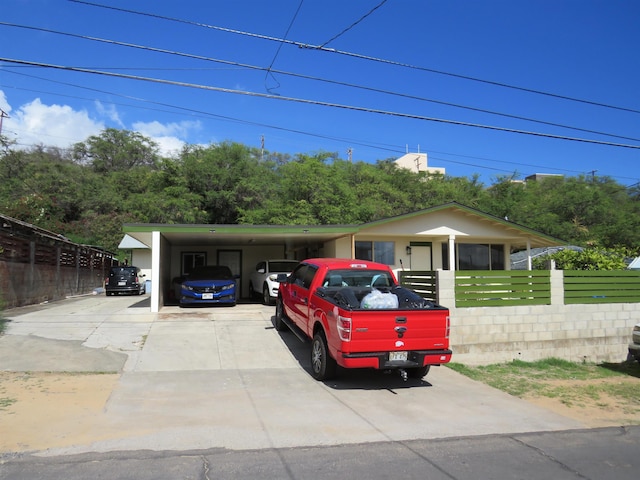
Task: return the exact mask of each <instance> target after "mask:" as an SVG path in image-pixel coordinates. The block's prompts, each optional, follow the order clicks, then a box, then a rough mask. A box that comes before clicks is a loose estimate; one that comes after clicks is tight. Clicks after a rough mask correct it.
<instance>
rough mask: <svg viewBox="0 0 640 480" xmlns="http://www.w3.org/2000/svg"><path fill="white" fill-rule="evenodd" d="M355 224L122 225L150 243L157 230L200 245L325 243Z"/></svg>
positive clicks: (347, 232)
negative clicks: (152, 234)
mask: <svg viewBox="0 0 640 480" xmlns="http://www.w3.org/2000/svg"><path fill="white" fill-rule="evenodd" d="M358 229H359V226H358V225H218V224H207V225H204V224H198V225H184V224H180V225H178V224H175V225H167V224H151V223H144V224H125V225H124V226H123V230H124V232H125V233H126V234H128V235H129V236H131V237H133V238H135V239H136V240H138V241H140V242H142V243H144V244H145V245H148V246H151V243H152V240H151V233H152V232H160V234H161V235H162V236H163V237H164V238H166V239H167V240H168V241H169V242H170V243H171V244H172V245H200V244H202V243H203V241H205V239H208V240H206V241H209V240H210V241H214V242H215V243H217V244H222V245H225V244H228V245H281V244H282V243H295V244H298V243H307V242H324V241H328V240H333V239H336V238H340V237H344V236H345V235H351V234H354V233H356V232H357V231H358Z"/></svg>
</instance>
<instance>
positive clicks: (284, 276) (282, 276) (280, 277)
mask: <svg viewBox="0 0 640 480" xmlns="http://www.w3.org/2000/svg"><path fill="white" fill-rule="evenodd" d="M276 281H277V282H278V283H286V282H288V281H289V275H287V274H286V273H279V274H278V276H277V277H276Z"/></svg>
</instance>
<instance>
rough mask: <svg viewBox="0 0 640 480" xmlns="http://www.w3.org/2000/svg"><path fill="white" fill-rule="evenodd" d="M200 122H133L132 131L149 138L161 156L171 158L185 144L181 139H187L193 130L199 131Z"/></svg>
mask: <svg viewBox="0 0 640 480" xmlns="http://www.w3.org/2000/svg"><path fill="white" fill-rule="evenodd" d="M200 128H201V124H200V122H192V121H184V122H178V123H176V122H171V123H160V122H157V121H153V122H135V123H134V124H133V129H134V130H135V131H137V132H139V133H140V134H142V135H144V136H145V137H149V138H151V139H152V140H153V141H154V142H156V143H157V144H158V146H159V148H160V153H161V155H165V156H172V155H175V154H176V153H179V152H180V150H182V147H184V146H185V144H186V143H187V142H186V141H184V140H182V138H186V137H188V135H189V133H190V132H191V131H194V130H200Z"/></svg>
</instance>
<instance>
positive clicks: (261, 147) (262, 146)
mask: <svg viewBox="0 0 640 480" xmlns="http://www.w3.org/2000/svg"><path fill="white" fill-rule="evenodd" d="M260 161H261V162H264V135H261V136H260Z"/></svg>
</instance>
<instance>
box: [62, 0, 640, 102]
mask: <svg viewBox="0 0 640 480" xmlns="http://www.w3.org/2000/svg"><path fill="white" fill-rule="evenodd" d="M68 1H70V2H74V3H80V4H84V5H89V6H92V7H98V8H105V9H110V10H116V11H120V12H125V13H132V14H135V15H142V16H147V17H152V18H158V19H161V20H168V21H171V22H178V23H184V24H187V25H193V26H197V27H202V28H209V29H212V30H218V31H221V32H226V33H234V34H237V35H244V36H248V37H253V38H258V39H261V40H269V41H273V42H280V43H282V44H289V45H293V46H296V47H299V48H306V49H311V50H318V51H323V52H328V53H336V54H339V55H345V56H349V57H353V58H359V59H361V60H368V61H373V62H378V63H384V64H387V65H393V66H397V67H404V68H410V69H413V70H419V71H423V72H429V73H435V74H438V75H445V76H449V77H453V78H460V79H462V80H469V81H473V82H479V83H484V84H487V85H493V86H497V87H502V88H509V89H512V90H518V91H521V92H527V93H533V94H536V95H543V96H547V97H551V98H556V99H560V100H567V101H571V102H578V103H583V104H586V105H592V106H596V107H603V108H609V109H613V110H621V111H625V112H631V113H640V110H635V109H632V108H627V107H620V106H616V105H610V104H606V103H600V102H594V101H591V100H584V99H580V98H576V97H569V96H566V95H560V94H556V93H550V92H544V91H542V90H536V89H532V88H526V87H520V86H516V85H510V84H507V83H502V82H495V81H492V80H486V79H481V78H477V77H471V76H468V75H461V74H457V73H451V72H444V71H442V70H435V69H432V68H426V67H420V66H417V65H412V64H409V63H403V62H397V61H394V60H387V59H383V58H378V57H373V56H369V55H363V54H359V53H353V52H347V51H344V50H336V49H334V48H326V47H324V46H322V45H310V44H308V43H303V42H296V41H292V40H286V39H283V38H277V37H271V36H268V35H261V34H257V33H251V32H245V31H242V30H235V29H232V28H226V27H219V26H215V25H208V24H206V23H200V22H194V21H190V20H183V19H179V18H174V17H167V16H164V15H158V14H155V13H147V12H140V11H136V10H129V9H126V8H119V7H113V6H110V5H102V4H99V3H94V2H88V1H85V0H68Z"/></svg>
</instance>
